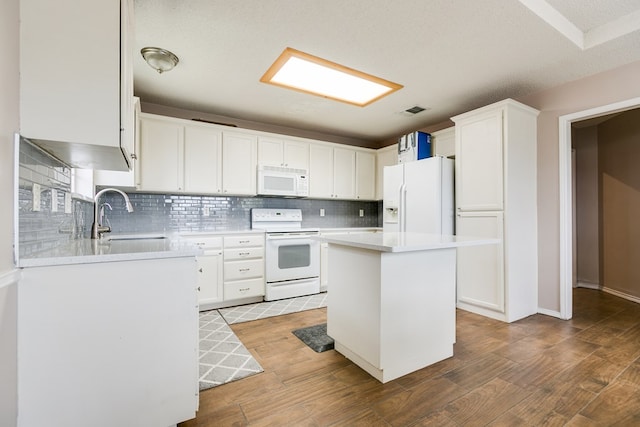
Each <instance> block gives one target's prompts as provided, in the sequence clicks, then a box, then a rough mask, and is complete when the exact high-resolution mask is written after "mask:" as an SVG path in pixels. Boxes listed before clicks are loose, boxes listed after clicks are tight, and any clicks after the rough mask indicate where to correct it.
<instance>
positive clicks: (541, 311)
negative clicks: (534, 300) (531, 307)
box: [538, 307, 570, 320]
mask: <svg viewBox="0 0 640 427" xmlns="http://www.w3.org/2000/svg"><path fill="white" fill-rule="evenodd" d="M538 314H544V315H545V316H551V317H557V318H558V319H562V315H561V314H560V312H559V311H554V310H549V309H546V308H542V307H538ZM569 319H570V318H569ZM569 319H562V320H569Z"/></svg>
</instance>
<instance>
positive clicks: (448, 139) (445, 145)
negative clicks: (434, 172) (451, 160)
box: [431, 126, 456, 157]
mask: <svg viewBox="0 0 640 427" xmlns="http://www.w3.org/2000/svg"><path fill="white" fill-rule="evenodd" d="M431 143H432V144H433V155H434V156H442V157H454V156H455V155H456V128H455V126H451V127H450V128H446V129H442V130H439V131H437V132H433V133H432V134H431Z"/></svg>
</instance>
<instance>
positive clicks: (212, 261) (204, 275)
mask: <svg viewBox="0 0 640 427" xmlns="http://www.w3.org/2000/svg"><path fill="white" fill-rule="evenodd" d="M182 239H183V240H184V241H186V242H189V243H191V244H192V245H195V246H197V247H199V248H201V249H202V250H203V254H202V255H198V256H197V257H196V271H197V277H198V282H197V284H198V306H199V308H200V311H205V310H210V309H212V308H217V307H216V304H217V303H220V302H221V301H222V300H223V299H224V293H223V289H224V288H223V275H222V272H223V264H222V261H223V258H222V237H221V236H211V235H194V236H186V237H185V236H183V237H182Z"/></svg>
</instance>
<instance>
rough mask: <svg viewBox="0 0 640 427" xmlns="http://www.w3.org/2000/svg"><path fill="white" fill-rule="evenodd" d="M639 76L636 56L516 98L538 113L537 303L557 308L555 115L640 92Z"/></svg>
mask: <svg viewBox="0 0 640 427" xmlns="http://www.w3.org/2000/svg"><path fill="white" fill-rule="evenodd" d="M638 76H640V61H637V62H633V63H631V64H628V65H625V66H622V67H619V68H616V69H613V70H610V71H606V72H604V73H600V74H596V75H593V76H590V77H586V78H583V79H580V80H576V81H573V82H570V83H567V84H565V85H562V86H559V87H556V88H553V89H549V90H545V91H541V92H538V93H535V94H533V95H530V96H526V97H522V98H519V99H518V101H520V102H523V103H525V104H527V105H530V106H532V107H533V108H537V109H538V110H540V115H539V116H538V305H539V307H540V308H543V309H545V310H549V311H554V312H558V313H559V312H560V237H559V236H560V234H559V233H560V201H559V192H560V191H559V166H558V162H559V147H558V145H559V133H558V118H559V117H560V116H563V115H567V114H571V113H577V112H579V111H584V110H588V109H590V108H596V107H600V106H603V105H609V104H613V103H616V102H621V101H625V100H629V99H632V98H637V97H640V84H638ZM569 268H570V266H569Z"/></svg>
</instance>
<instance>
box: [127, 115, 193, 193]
mask: <svg viewBox="0 0 640 427" xmlns="http://www.w3.org/2000/svg"><path fill="white" fill-rule="evenodd" d="M183 146H184V127H183V126H182V125H181V124H178V123H173V122H170V121H163V120H158V119H152V118H141V119H140V159H139V161H138V162H139V166H140V189H141V190H149V191H182V187H183V181H184V180H183V177H184V169H183V167H184V163H183V162H184V157H183V155H184V147H183Z"/></svg>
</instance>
